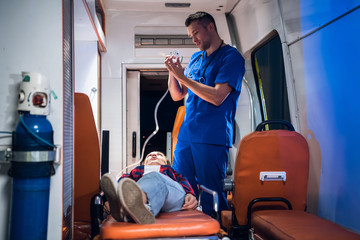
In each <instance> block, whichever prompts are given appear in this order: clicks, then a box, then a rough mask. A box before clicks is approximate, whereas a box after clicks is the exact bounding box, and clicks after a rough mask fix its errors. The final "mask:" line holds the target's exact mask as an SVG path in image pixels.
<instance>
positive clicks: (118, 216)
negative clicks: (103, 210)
mask: <svg viewBox="0 0 360 240" xmlns="http://www.w3.org/2000/svg"><path fill="white" fill-rule="evenodd" d="M100 187H101V189H102V191H104V194H105V197H106V199H107V200H108V202H109V206H110V214H111V216H112V217H113V218H114V219H115V220H116V221H118V222H130V221H131V219H129V217H128V216H127V213H126V211H125V209H124V208H123V207H122V206H121V203H120V199H119V197H118V195H117V193H116V190H117V182H116V179H115V177H114V176H113V175H111V174H109V173H106V174H104V175H103V176H102V178H101V182H100Z"/></svg>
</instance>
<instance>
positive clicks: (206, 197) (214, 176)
mask: <svg viewBox="0 0 360 240" xmlns="http://www.w3.org/2000/svg"><path fill="white" fill-rule="evenodd" d="M228 153H229V148H228V147H225V146H220V145H210V144H203V143H191V142H186V141H181V140H178V142H177V144H176V148H175V151H174V159H173V168H174V169H175V171H177V172H178V173H180V174H182V175H184V176H185V177H186V178H187V180H188V181H189V182H190V184H191V186H192V188H193V189H194V191H195V193H196V196H197V197H198V192H199V190H198V185H204V186H205V187H207V188H209V189H211V190H214V191H216V192H217V193H218V195H219V211H222V210H227V209H228V208H229V207H228V203H227V200H226V194H225V192H224V190H223V184H222V179H224V178H225V177H226V167H227V162H228ZM201 205H202V209H203V211H204V213H206V214H208V215H210V216H212V213H213V198H212V196H211V195H210V194H207V193H204V194H203V195H202V196H201Z"/></svg>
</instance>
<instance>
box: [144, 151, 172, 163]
mask: <svg viewBox="0 0 360 240" xmlns="http://www.w3.org/2000/svg"><path fill="white" fill-rule="evenodd" d="M144 165H171V163H170V161H169V159H167V157H166V156H165V155H164V154H163V153H162V152H157V151H154V152H151V153H149V154H148V155H147V156H146V157H145V160H144Z"/></svg>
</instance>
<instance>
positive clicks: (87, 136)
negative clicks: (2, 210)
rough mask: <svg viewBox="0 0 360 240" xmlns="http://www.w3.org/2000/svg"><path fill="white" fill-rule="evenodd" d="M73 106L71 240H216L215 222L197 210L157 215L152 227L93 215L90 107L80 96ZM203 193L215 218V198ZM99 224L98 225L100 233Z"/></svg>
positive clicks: (97, 202) (95, 159)
mask: <svg viewBox="0 0 360 240" xmlns="http://www.w3.org/2000/svg"><path fill="white" fill-rule="evenodd" d="M74 103H75V158H74V161H75V163H74V168H75V171H74V172H75V178H74V191H75V193H74V209H75V211H74V239H93V238H96V239H146V238H166V239H169V238H170V239H171V238H175V239H179V238H191V239H194V238H196V239H218V238H219V236H218V233H219V232H220V224H219V222H218V221H217V220H216V219H214V218H211V217H209V216H208V215H206V214H204V213H202V212H200V211H198V210H191V211H177V212H171V213H160V214H159V215H158V216H157V217H156V221H155V223H154V224H135V223H124V222H117V221H115V220H114V219H113V218H112V217H111V216H108V217H107V218H106V219H105V220H104V221H103V219H102V214H101V213H100V214H99V212H98V213H96V211H94V208H95V209H96V208H101V206H102V201H103V200H102V199H101V195H99V183H100V154H99V149H100V146H99V141H98V135H97V131H96V126H95V121H94V120H93V114H92V110H91V104H90V101H89V99H88V97H87V96H86V95H85V94H81V93H75V101H74ZM184 112H185V108H184V107H182V108H181V109H180V110H179V111H178V116H177V117H176V119H177V120H176V121H175V122H176V123H175V124H174V129H173V131H174V135H177V132H178V130H179V128H180V125H181V122H182V119H183V115H184ZM84 128H86V129H84ZM94 149H95V150H94ZM90 151H91V153H90ZM90 179H91V181H89V180H90ZM203 191H205V192H210V193H211V194H213V197H214V209H215V212H216V214H215V215H218V213H217V206H218V202H217V201H218V200H217V197H216V196H217V195H216V194H214V192H211V190H209V189H206V188H204V187H203ZM215 195H216V196H215ZM90 209H91V211H90ZM90 213H91V214H90ZM93 213H96V214H93ZM99 222H102V224H101V229H99V224H98V223H99ZM99 233H100V234H99Z"/></svg>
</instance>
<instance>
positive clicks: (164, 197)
mask: <svg viewBox="0 0 360 240" xmlns="http://www.w3.org/2000/svg"><path fill="white" fill-rule="evenodd" d="M101 189H102V190H103V191H104V194H105V196H106V198H107V200H108V202H109V207H110V213H111V215H112V216H113V217H114V218H115V219H116V220H117V221H119V222H136V223H140V224H150V223H154V222H155V216H156V215H157V214H158V213H159V212H160V211H161V212H173V211H178V210H181V209H195V208H196V207H197V200H196V197H195V193H194V190H193V189H192V188H191V186H190V183H189V182H188V181H187V180H186V178H185V177H184V176H182V175H180V174H178V173H177V172H176V171H175V170H174V169H173V168H172V167H171V166H170V162H169V161H168V159H167V158H166V156H165V155H164V154H163V153H161V152H151V153H149V154H148V155H147V156H146V158H145V161H144V165H141V166H138V167H136V168H135V169H133V170H132V171H131V172H130V174H124V175H122V176H121V178H120V180H119V182H118V183H117V182H116V179H115V177H114V176H112V175H111V174H104V176H103V177H102V178H101Z"/></svg>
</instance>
